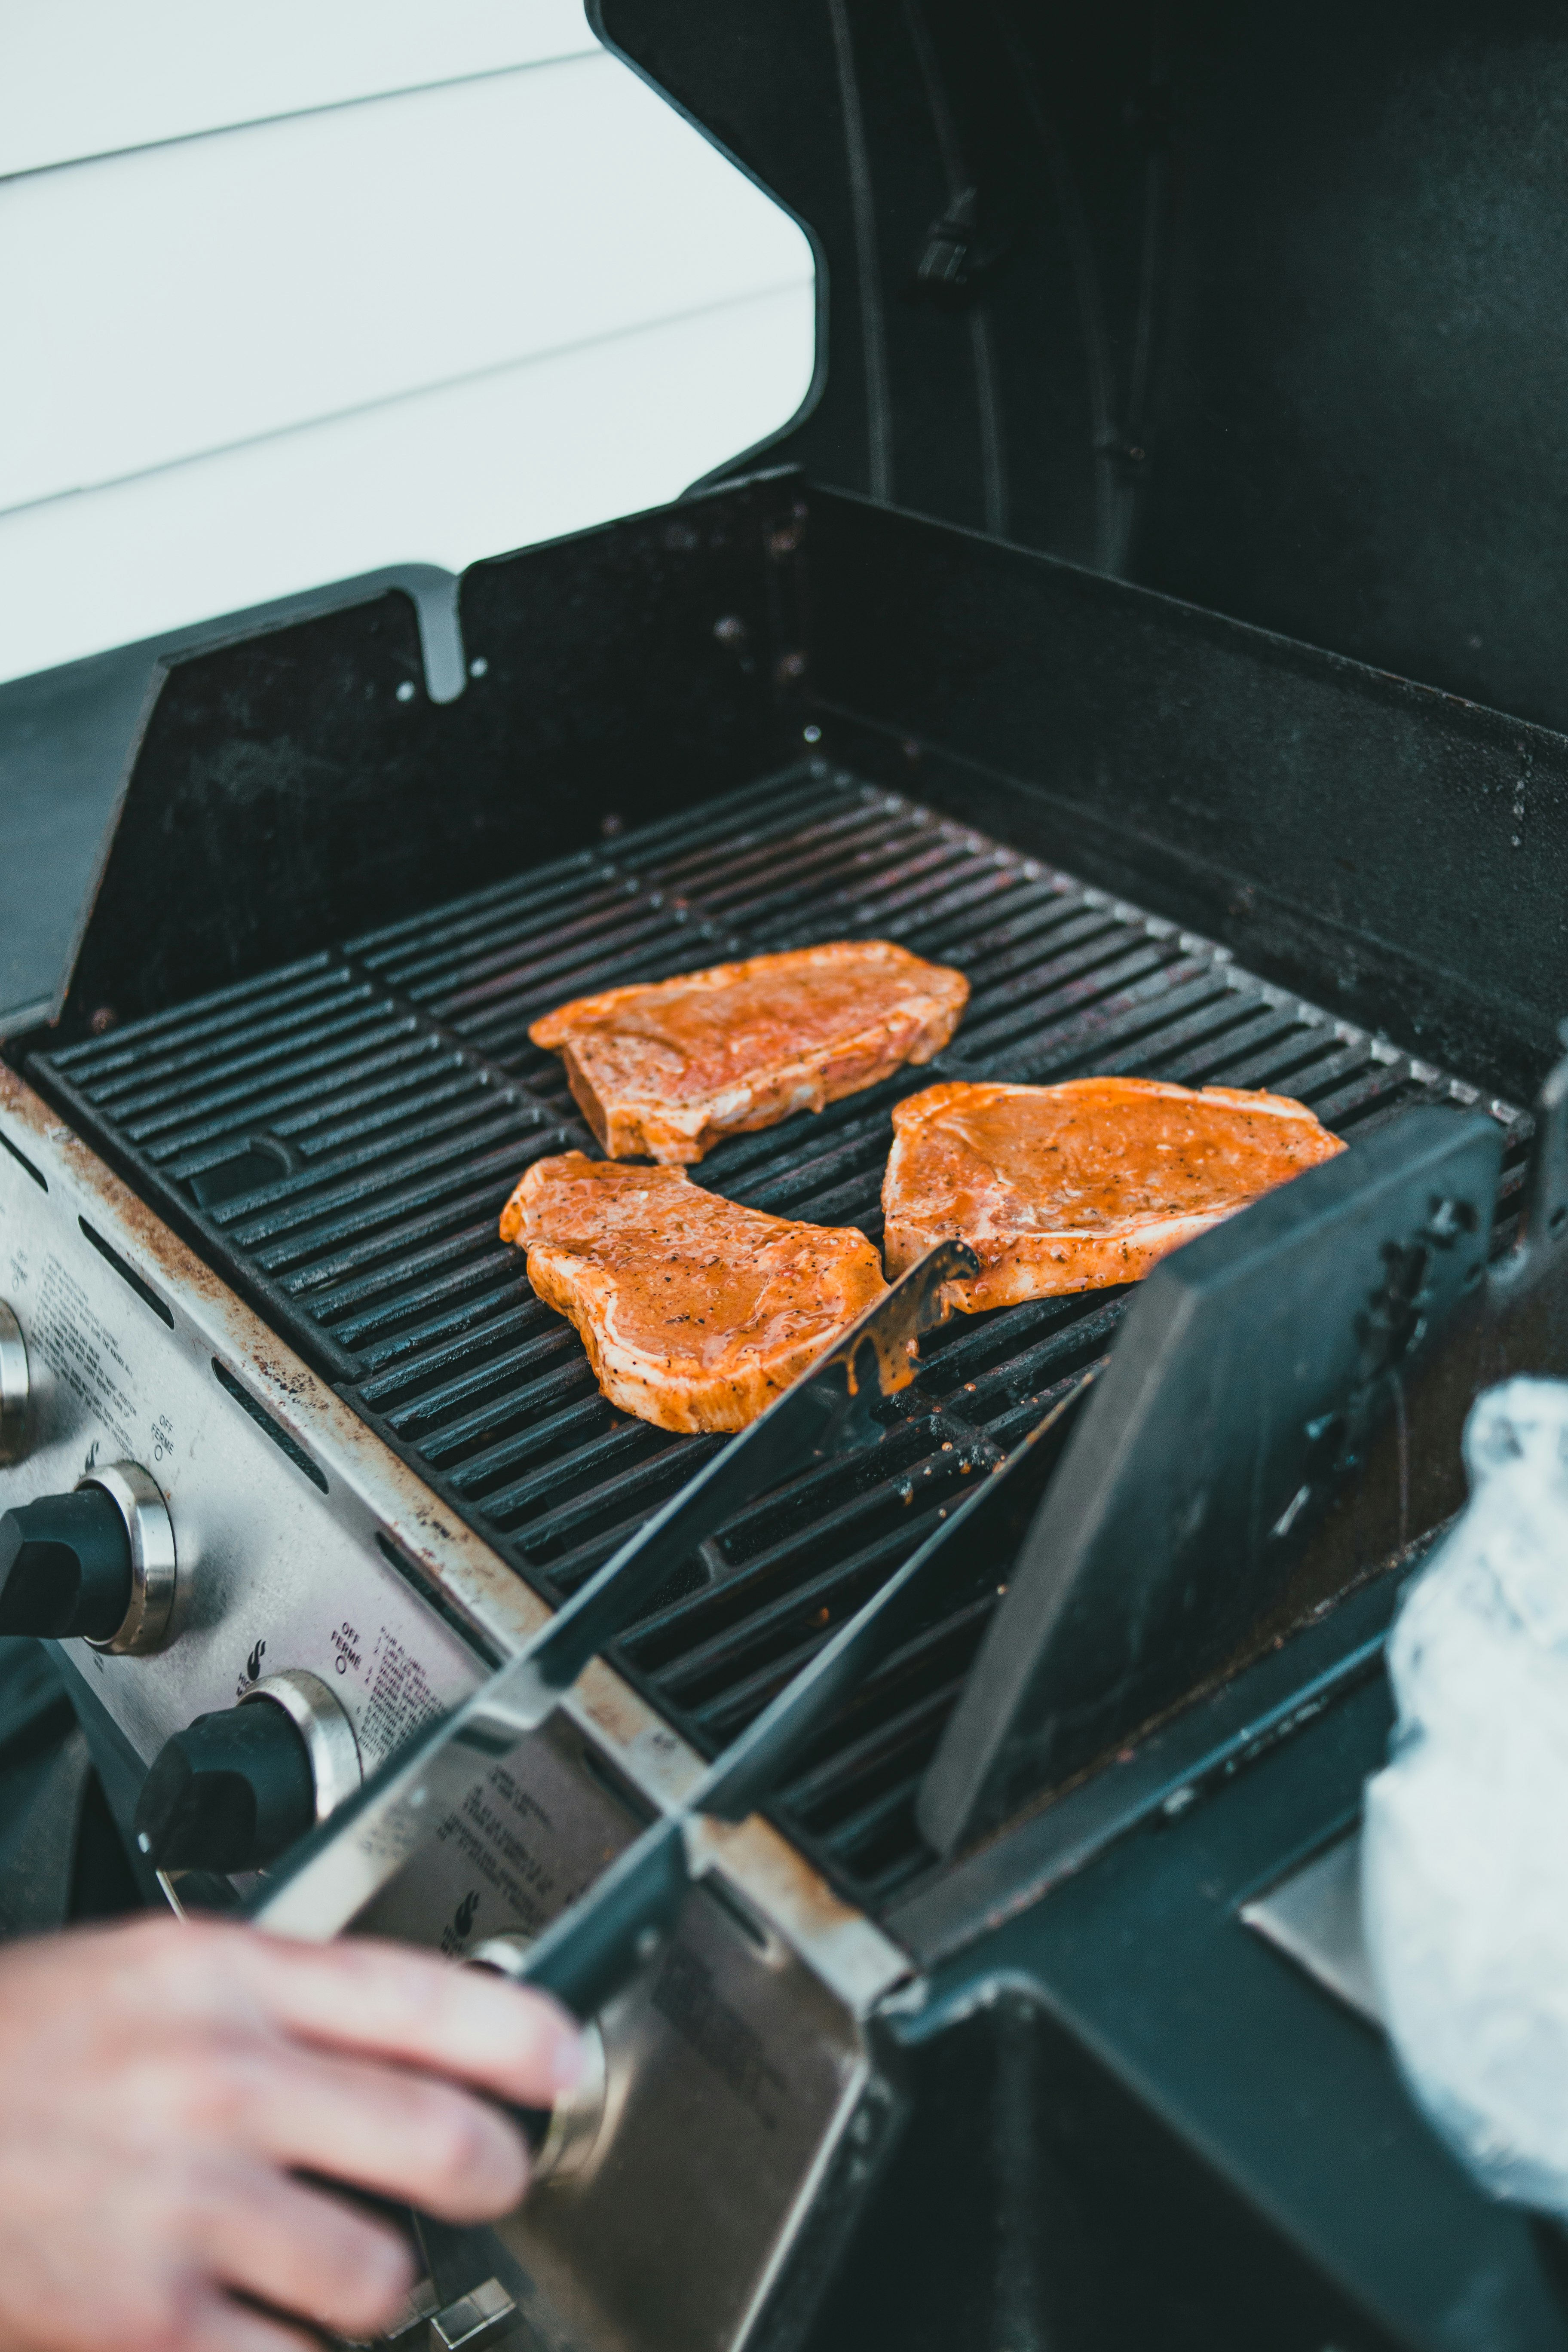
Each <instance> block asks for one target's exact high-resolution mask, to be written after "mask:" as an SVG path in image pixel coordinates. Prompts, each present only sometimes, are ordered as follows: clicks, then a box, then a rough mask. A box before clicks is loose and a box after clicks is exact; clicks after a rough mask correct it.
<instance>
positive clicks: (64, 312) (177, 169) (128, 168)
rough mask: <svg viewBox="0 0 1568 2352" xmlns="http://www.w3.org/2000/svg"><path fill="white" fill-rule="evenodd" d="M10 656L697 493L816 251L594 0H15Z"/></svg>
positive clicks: (486, 550)
mask: <svg viewBox="0 0 1568 2352" xmlns="http://www.w3.org/2000/svg"><path fill="white" fill-rule="evenodd" d="M0 175H4V176H0V349H3V363H0V678H5V677H19V676H23V675H25V674H26V673H27V672H29V671H32V670H37V669H40V668H44V667H49V666H52V665H53V664H55V663H57V662H62V661H68V660H71V659H73V658H75V657H76V656H79V655H82V654H87V653H92V652H96V651H99V650H100V649H102V648H103V647H105V646H110V645H117V644H121V643H124V642H125V641H127V640H129V639H132V638H135V637H142V636H148V635H153V634H154V633H156V632H157V631H160V630H163V629H167V628H172V627H178V626H180V625H183V624H184V623H185V622H188V621H192V620H197V619H201V618H203V617H205V616H206V615H208V614H215V613H221V612H227V611H232V610H235V609H237V608H239V607H242V606H245V605H247V604H259V603H262V602H264V601H266V600H267V599H268V598H270V597H275V596H279V595H284V594H287V593H289V592H290V591H291V590H294V589H298V588H304V587H310V586H312V585H315V584H317V583H321V582H323V581H327V580H333V579H340V578H343V577H346V576H349V575H352V574H353V573H355V572H365V571H370V570H373V569H375V568H376V567H378V566H380V565H383V564H388V563H394V562H405V561H406V562H435V563H440V564H445V565H447V566H448V567H449V568H451V569H453V570H458V569H460V568H461V567H462V566H463V565H464V564H466V563H468V562H472V561H473V560H474V559H475V558H476V557H479V556H482V555H489V554H494V553H497V552H500V551H502V550H504V549H507V548H510V547H516V546H521V545H524V544H526V543H528V542H529V541H535V540H539V539H544V538H549V537H552V536H554V535H555V534H557V533H559V532H562V531H567V530H576V529H580V528H582V527H584V526H585V525H587V524H590V523H594V522H598V521H602V520H605V519H607V518H608V517H610V516H612V515H616V514H620V513H625V512H627V511H629V510H631V509H636V508H638V507H643V506H648V505H653V504H656V503H658V501H660V500H662V499H668V498H672V497H674V496H675V495H676V494H677V493H678V492H679V491H680V490H681V489H682V488H685V486H686V485H687V484H688V483H689V481H691V480H692V479H694V478H696V477H697V476H699V475H700V474H702V473H705V472H707V471H708V470H709V469H710V467H714V466H716V465H719V464H721V463H722V462H723V460H724V459H725V458H727V457H731V456H733V455H735V454H736V453H737V452H739V451H740V450H742V449H744V448H746V447H748V446H751V445H752V443H753V442H755V441H758V440H760V439H762V438H763V436H766V435H767V434H769V433H772V432H773V431H774V430H776V428H777V427H778V426H779V425H783V424H784V422H785V421H786V420H787V419H788V417H789V416H790V415H792V414H793V412H794V411H795V408H796V407H797V406H798V405H799V403H800V401H801V400H802V398H803V397H804V395H805V390H806V387H807V384H808V383H809V381H810V377H811V372H812V364H813V357H814V320H813V311H814V295H813V282H812V263H811V255H810V248H809V247H808V245H807V243H806V240H805V237H804V236H803V235H802V234H801V232H800V230H799V229H798V228H797V227H796V226H795V225H794V223H793V222H791V221H790V220H788V219H787V218H786V217H785V215H784V214H782V213H781V212H780V211H779V210H778V209H777V207H776V206H774V205H773V204H772V203H771V202H770V201H769V200H768V199H767V198H766V197H764V196H763V194H761V193H760V192H759V191H758V190H757V189H755V188H754V187H752V185H751V184H750V183H749V182H748V181H747V180H746V179H745V178H744V176H743V175H742V173H738V172H736V171H735V170H734V169H733V168H732V167H731V165H729V164H728V163H725V162H724V160H723V159H722V158H721V156H720V155H719V154H718V153H717V152H715V151H714V150H713V149H712V148H711V147H710V146H709V145H708V143H707V142H705V141H704V140H703V139H702V138H700V135H699V134H698V133H697V132H695V131H692V130H691V128H690V127H689V125H688V124H687V123H685V122H684V121H681V119H680V118H679V116H678V115H676V114H675V113H674V111H673V110H671V109H669V108H668V107H667V106H665V105H664V104H663V102H662V101H661V100H659V99H658V97H657V96H655V94H654V93H653V92H652V91H650V90H649V89H647V87H646V86H645V85H644V84H643V83H642V82H640V81H639V80H638V79H637V77H636V76H635V75H634V74H632V73H630V72H628V71H627V70H626V68H624V67H623V66H621V65H620V64H619V63H617V62H616V60H615V59H614V58H610V57H608V56H606V55H605V54H604V53H603V52H602V51H600V50H599V49H598V48H597V47H596V46H595V43H594V41H593V38H592V36H591V35H590V33H589V32H588V29H587V26H586V25H585V23H584V19H583V17H582V16H581V14H580V13H579V10H578V8H577V7H576V6H575V5H573V0H441V5H435V0H428V5H418V6H416V5H410V0H268V6H267V7H266V8H264V9H258V8H256V7H254V6H249V7H246V8H244V9H242V8H240V7H239V5H237V0H47V5H40V0H0Z"/></svg>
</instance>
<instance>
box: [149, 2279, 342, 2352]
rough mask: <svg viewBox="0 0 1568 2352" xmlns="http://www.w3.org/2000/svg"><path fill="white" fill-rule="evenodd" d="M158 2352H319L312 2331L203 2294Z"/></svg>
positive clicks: (224, 2297)
mask: <svg viewBox="0 0 1568 2352" xmlns="http://www.w3.org/2000/svg"><path fill="white" fill-rule="evenodd" d="M158 2352H321V2337H320V2336H317V2335H316V2334H314V2333H313V2332H312V2331H310V2330H307V2329H304V2328H299V2327H290V2326H289V2324H288V2322H287V2320H283V2319H273V2318H272V2317H270V2316H269V2315H268V2314H267V2313H266V2312H261V2311H253V2310H251V2309H249V2308H248V2307H247V2305H245V2304H243V2303H236V2302H235V2301H234V2299H233V2298H232V2296H229V2295H226V2294H218V2293H209V2294H204V2295H203V2296H202V2297H201V2299H200V2301H199V2302H198V2303H197V2304H195V2305H194V2306H193V2308H192V2310H191V2313H190V2315H189V2317H188V2319H187V2320H186V2323H185V2325H184V2327H183V2328H182V2329H181V2330H180V2333H179V2335H178V2336H173V2337H171V2338H169V2339H168V2340H167V2342H166V2343H164V2344H162V2345H160V2347H158Z"/></svg>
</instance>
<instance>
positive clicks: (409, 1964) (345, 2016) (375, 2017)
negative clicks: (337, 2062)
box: [241, 1931, 583, 2107]
mask: <svg viewBox="0 0 1568 2352" xmlns="http://www.w3.org/2000/svg"><path fill="white" fill-rule="evenodd" d="M241 1957H242V1959H243V1965H244V1967H245V1970H246V1974H247V1979H249V1981H250V1982H251V1984H252V1985H253V1986H254V1987H255V1989H256V1990H258V1993H259V1994H260V1997H261V1998H262V1999H263V2000H265V2002H266V2003H267V2006H268V2009H269V2011H270V2013H271V2015H272V2016H273V2018H274V2020H275V2021H277V2022H278V2023H279V2024H281V2025H283V2026H284V2027H286V2028H287V2029H288V2030H289V2032H294V2033H298V2034H302V2035H305V2036H307V2037H308V2038H309V2039H310V2040H311V2041H318V2042H336V2043H337V2044H339V2045H340V2046H341V2047H342V2048H344V2049H348V2050H360V2051H373V2052H374V2053H377V2054H378V2055H381V2056H384V2057H388V2058H397V2059H401V2060H402V2061H403V2062H404V2063H405V2064H410V2065H416V2066H423V2067H427V2068H429V2069H431V2070H432V2071H434V2072H435V2073H437V2074H459V2075H461V2076H463V2077H464V2079H465V2080H467V2081H468V2082H472V2083H479V2084H483V2085H484V2086H485V2088H487V2089H488V2090H491V2091H494V2092H496V2093H497V2094H499V2095H500V2097H502V2098H506V2099H510V2100H514V2101H515V2102H517V2103H518V2104H519V2105H523V2106H537V2107H547V2106H550V2105H552V2103H553V2101H554V2099H555V2096H556V2095H557V2093H558V2092H561V2091H563V2090H566V2089H568V2088H569V2087H570V2085H571V2084H574V2083H575V2082H576V2080H577V2078H578V2076H579V2074H580V2073H581V2071H582V2064H583V2055H582V2036H581V2034H580V2033H579V2032H578V2030H577V2027H576V2026H575V2025H574V2022H573V2021H572V2020H571V2019H570V2018H569V2017H568V2016H567V2014H566V2012H565V2011H564V2010H563V2009H561V2008H559V2007H557V2005H556V2004H555V2002H554V2001H552V2000H548V1999H546V1998H545V1996H544V1995H543V1994H542V1993H536V1992H531V1991H529V1990H526V1989H524V1988H522V1987H520V1986H517V1985H510V1984H508V1983H507V1981H506V1980H505V1979H504V1978H502V1977H499V1976H492V1975H490V1974H489V1973H488V1972H486V1971H484V1970H482V1969H456V1968H453V1967H452V1965H451V1963H450V1962H449V1961H446V1960H438V1959H435V1958H431V1957H430V1956H429V1955H428V1954H426V1953H424V1952H411V1951H408V1950H406V1949H405V1948H403V1947H402V1946H400V1945H396V1944H382V1943H373V1942H370V1941H368V1940H363V1941H362V1940H359V1939H357V1938H355V1939H351V1940H349V1941H345V1942H342V1943H337V1944H294V1943H287V1942H285V1941H284V1940H283V1939H282V1938H281V1937H267V1936H258V1935H257V1934H256V1933H255V1932H254V1931H247V1932H246V1934H245V1936H244V1940H243V1946H242V1954H241Z"/></svg>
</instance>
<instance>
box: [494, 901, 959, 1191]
mask: <svg viewBox="0 0 1568 2352" xmlns="http://www.w3.org/2000/svg"><path fill="white" fill-rule="evenodd" d="M968 995H969V982H967V981H966V980H965V979H964V977H963V973H962V972H960V971H952V970H950V969H949V968H948V967H947V966H946V965H944V964H936V963H926V962H924V961H922V960H921V957H919V956H916V955H910V953H909V951H908V950H906V949H904V948H900V947H894V946H893V945H892V944H891V942H890V941H889V940H838V941H837V942H836V943H834V944H833V945H831V946H827V947H816V948H797V949H795V950H791V952H790V953H788V954H786V955H768V956H753V957H752V959H751V960H750V961H747V962H745V963H721V964H715V965H714V966H713V967H712V969H711V970H710V971H690V972H683V973H681V975H680V976H679V979H676V980H661V981H658V982H651V983H649V984H648V985H647V986H646V987H639V988H612V989H609V990H607V991H606V992H605V994H604V995H602V996H581V997H578V998H577V999H576V1001H575V1002H574V1003H571V1004H563V1005H562V1006H561V1007H560V1009H559V1010H558V1011H557V1012H554V1013H547V1014H546V1015H545V1017H544V1019H543V1020H542V1021H536V1022H535V1023H534V1024H533V1025H532V1027H531V1029H530V1031H529V1033H528V1034H529V1035H530V1036H531V1038H532V1040H533V1042H534V1044H535V1045H542V1046H544V1047H545V1048H546V1049H547V1050H548V1051H550V1052H552V1053H559V1054H560V1055H561V1056H562V1058H563V1061H564V1062H565V1065H566V1075H567V1077H568V1079H569V1080H570V1082H571V1087H572V1091H573V1093H574V1095H575V1096H576V1097H577V1100H578V1102H579V1103H580V1104H581V1105H582V1107H583V1110H584V1114H585V1116H586V1118H587V1119H588V1122H589V1125H590V1126H591V1127H592V1128H593V1130H594V1132H595V1135H596V1136H597V1137H598V1139H599V1141H600V1143H601V1144H602V1145H603V1146H604V1149H605V1150H606V1151H607V1152H608V1153H609V1155H610V1157H611V1159H612V1160H629V1159H634V1158H636V1157H637V1156H638V1155H646V1156H647V1158H648V1159H651V1160H662V1161H665V1162H667V1163H675V1164H681V1163H689V1162H691V1161H693V1160H700V1159H701V1158H702V1155H703V1153H704V1152H706V1151H710V1150H712V1148H713V1146H714V1144H715V1143H717V1142H718V1141H719V1140H720V1139H721V1137H722V1136H726V1135H738V1134H743V1133H745V1132H746V1131H747V1130H748V1129H752V1128H759V1127H773V1126H774V1125H776V1124H777V1122H778V1121H779V1120H780V1119H781V1118H789V1116H790V1114H791V1113H792V1112H793V1111H797V1110H821V1109H822V1108H824V1106H825V1105H826V1104H827V1103H830V1102H837V1101H838V1099H839V1097H841V1096H843V1095H852V1094H858V1092H859V1090H860V1089H861V1087H870V1086H875V1085H876V1083H877V1081H878V1080H879V1078H885V1077H887V1076H889V1074H890V1073H891V1072H892V1071H894V1070H896V1069H898V1068H900V1066H902V1065H903V1064H904V1063H905V1062H929V1061H930V1060H931V1055H933V1054H937V1053H940V1052H941V1050H942V1046H944V1045H946V1043H947V1041H948V1039H949V1038H950V1037H951V1036H952V1033H953V1031H954V1029H955V1028H956V1027H957V1026H958V1019H959V1015H960V1014H961V1013H962V1012H963V1007H964V1003H965V1001H966V999H967V997H968Z"/></svg>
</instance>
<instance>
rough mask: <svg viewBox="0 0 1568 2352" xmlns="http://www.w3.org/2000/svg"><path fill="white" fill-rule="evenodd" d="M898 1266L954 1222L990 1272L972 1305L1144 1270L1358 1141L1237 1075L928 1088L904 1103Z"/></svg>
mask: <svg viewBox="0 0 1568 2352" xmlns="http://www.w3.org/2000/svg"><path fill="white" fill-rule="evenodd" d="M893 1129H894V1136H893V1149H892V1153H891V1155H890V1157H889V1161H888V1170H887V1174H886V1176H885V1177H884V1178H883V1181H882V1208H883V1212H884V1214H885V1216H886V1220H887V1227H886V1233H885V1236H884V1241H883V1248H884V1252H885V1254H886V1257H887V1262H888V1271H889V1276H892V1275H898V1274H901V1273H902V1272H903V1271H904V1269H905V1267H906V1266H909V1265H913V1264H914V1262H915V1260H916V1259H917V1258H918V1257H920V1256H921V1255H923V1254H924V1252H925V1251H927V1250H928V1249H930V1248H931V1245H932V1244H933V1243H936V1242H939V1241H945V1240H948V1239H950V1238H952V1237H954V1236H956V1237H958V1238H960V1239H962V1240H963V1241H966V1242H967V1243H968V1244H969V1245H970V1247H971V1248H972V1249H973V1250H975V1251H977V1252H978V1253H979V1256H980V1260H981V1271H980V1273H979V1274H978V1275H976V1276H973V1278H972V1279H971V1280H969V1281H965V1282H955V1283H950V1284H949V1285H948V1286H947V1296H948V1297H949V1298H950V1299H951V1301H952V1305H954V1306H956V1307H962V1308H963V1310H964V1312H965V1313H966V1314H975V1313H978V1312H979V1311H980V1310H981V1309H982V1308H984V1307H1011V1306H1014V1305H1016V1303H1017V1302H1018V1301H1019V1300H1020V1299H1025V1298H1047V1297H1053V1296H1055V1295H1056V1294H1057V1293H1058V1292H1062V1291H1070V1290H1099V1289H1102V1288H1105V1287H1106V1286H1109V1285H1110V1284H1113V1283H1121V1282H1136V1281H1138V1280H1139V1279H1140V1278H1141V1276H1143V1275H1145V1274H1147V1273H1148V1272H1149V1270H1150V1268H1151V1267H1152V1265H1155V1264H1156V1262H1157V1261H1158V1260H1159V1259H1161V1258H1163V1257H1164V1256H1165V1255H1167V1253H1168V1252H1169V1251H1171V1250H1173V1249H1177V1248H1179V1247H1180V1246H1181V1244H1182V1243H1183V1242H1188V1241H1191V1240H1192V1239H1193V1238H1194V1235H1195V1234H1201V1233H1204V1232H1205V1231H1206V1230H1207V1228H1208V1227H1209V1226H1210V1225H1215V1224H1218V1223H1219V1222H1220V1220H1221V1219H1222V1218H1224V1217H1228V1216H1231V1215H1233V1214H1234V1213H1235V1212H1236V1211H1237V1209H1242V1208H1245V1207H1246V1206H1247V1202H1249V1201H1255V1200H1257V1199H1258V1196H1259V1194H1260V1193H1263V1192H1270V1191H1271V1190H1272V1189H1273V1187H1274V1186H1275V1185H1276V1184H1283V1183H1286V1182H1288V1181H1289V1179H1290V1178H1291V1177H1292V1176H1298V1175H1300V1172H1301V1171H1302V1170H1303V1169H1304V1168H1311V1167H1314V1166H1315V1165H1316V1164H1317V1162H1318V1161H1319V1160H1331V1159H1332V1157H1333V1156H1334V1154H1335V1152H1337V1151H1342V1150H1344V1145H1343V1144H1342V1142H1341V1141H1340V1140H1339V1139H1338V1137H1337V1136H1333V1135H1331V1134H1330V1133H1329V1131H1328V1129H1326V1128H1325V1127H1323V1126H1321V1124H1320V1122H1319V1121H1318V1120H1317V1119H1316V1118H1314V1117H1313V1116H1312V1113H1311V1112H1310V1110H1308V1109H1307V1108H1306V1107H1305V1105H1304V1104H1302V1103H1299V1102H1292V1101H1290V1100H1289V1097H1286V1096H1284V1095H1269V1094H1253V1093H1249V1092H1247V1091H1246V1090H1245V1089H1243V1088H1240V1087H1205V1088H1204V1089H1203V1091H1202V1093H1194V1091H1193V1090H1192V1089H1191V1088H1190V1087H1177V1086H1165V1085H1162V1084H1160V1083H1158V1082H1156V1081H1155V1080H1153V1079H1150V1078H1071V1079H1068V1081H1067V1082H1066V1083H1065V1084H1064V1085H1062V1086H1056V1087H1013V1086H1002V1085H979V1086H940V1087H926V1089H925V1090H924V1092H923V1093H921V1094H918V1095H911V1096H910V1097H909V1098H908V1099H907V1100H906V1101H904V1102H901V1103H900V1104H899V1106H898V1108H896V1109H895V1111H894V1113H893Z"/></svg>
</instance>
